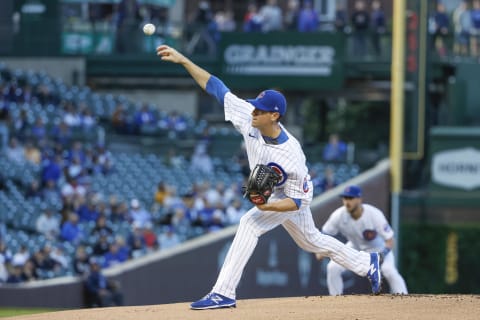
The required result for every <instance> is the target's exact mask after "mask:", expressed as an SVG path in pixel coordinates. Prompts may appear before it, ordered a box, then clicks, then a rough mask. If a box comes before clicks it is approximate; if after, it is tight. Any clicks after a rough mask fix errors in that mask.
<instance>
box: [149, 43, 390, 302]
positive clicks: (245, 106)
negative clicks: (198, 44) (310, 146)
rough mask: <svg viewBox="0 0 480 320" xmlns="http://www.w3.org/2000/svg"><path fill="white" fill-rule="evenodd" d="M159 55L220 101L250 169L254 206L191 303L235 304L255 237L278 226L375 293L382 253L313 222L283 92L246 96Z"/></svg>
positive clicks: (177, 58)
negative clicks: (205, 289)
mask: <svg viewBox="0 0 480 320" xmlns="http://www.w3.org/2000/svg"><path fill="white" fill-rule="evenodd" d="M157 55H159V56H160V57H161V59H162V60H164V61H170V62H173V63H177V64H180V65H182V66H183V67H184V68H185V69H186V70H187V71H188V72H189V74H190V75H191V76H192V78H193V79H194V80H195V81H196V82H197V84H198V85H199V86H200V87H201V88H202V89H203V90H205V91H206V92H207V93H209V94H210V95H211V96H213V97H215V98H216V99H217V101H219V103H221V104H222V105H223V106H224V112H225V120H226V121H230V122H231V123H232V124H233V126H234V127H235V128H236V129H237V130H238V131H239V132H240V133H241V134H242V136H243V139H244V141H245V146H246V151H247V155H248V162H249V166H250V170H251V172H252V173H251V175H250V178H249V182H248V186H247V188H246V190H245V196H246V197H247V198H248V199H249V200H250V201H251V202H252V204H253V205H254V206H253V207H252V208H251V209H250V210H248V211H247V212H246V213H245V215H244V216H243V217H242V218H241V219H240V223H239V226H238V229H237V232H236V235H235V237H234V239H233V242H232V245H231V247H230V249H229V251H228V253H227V256H226V257H225V261H224V263H223V266H222V268H221V270H220V274H219V275H218V278H217V282H216V283H215V285H214V286H213V288H212V290H211V291H210V293H208V294H207V295H206V296H205V297H203V298H202V299H200V300H198V301H196V302H193V303H192V304H191V308H192V309H197V310H199V309H217V308H225V307H235V306H236V288H237V285H238V283H239V281H240V278H241V276H242V272H243V269H244V268H245V265H246V264H247V262H248V260H249V259H250V256H251V255H252V253H253V251H254V249H255V247H256V245H257V242H258V239H259V237H260V236H261V235H262V234H264V233H266V232H268V231H270V230H272V229H273V228H275V227H277V226H278V225H282V226H283V227H284V228H285V230H286V231H287V232H288V233H289V234H290V236H291V237H292V238H293V239H294V240H295V242H296V243H297V244H298V245H299V246H300V247H301V248H303V249H304V250H306V251H308V252H312V253H320V254H322V255H326V256H328V257H330V258H331V259H332V260H334V261H336V262H337V263H339V264H340V265H342V266H344V267H345V268H347V269H349V270H352V271H353V272H355V273H357V274H358V275H360V276H366V277H368V279H369V280H370V282H371V285H372V291H373V293H375V294H378V293H379V291H380V285H381V276H380V264H379V263H380V255H379V254H378V253H368V252H365V251H358V250H355V249H353V248H352V247H349V246H346V245H345V244H343V243H342V242H340V241H338V240H337V239H335V238H334V237H331V236H327V235H324V234H322V233H321V232H320V231H319V230H318V229H317V228H316V227H315V224H314V222H313V218H312V214H311V212H310V207H309V205H310V202H311V201H312V195H313V187H312V182H311V180H310V176H309V174H308V169H307V166H306V164H305V163H306V159H305V155H304V153H303V150H302V148H301V146H300V143H299V142H298V141H297V139H295V138H294V137H293V136H292V135H291V134H290V132H288V131H287V129H286V128H285V127H284V126H283V125H282V124H281V123H280V120H281V118H282V117H283V116H284V115H285V112H286V109H287V103H286V100H285V97H284V96H283V94H282V93H280V92H279V91H276V90H265V91H262V92H261V93H260V94H259V95H258V96H257V97H256V98H255V99H250V100H244V99H241V98H239V97H237V96H236V95H235V94H233V93H232V92H230V90H229V89H228V88H227V87H226V86H225V84H224V83H223V82H222V81H221V80H220V79H218V78H217V77H215V76H213V75H211V74H210V73H208V72H207V71H206V70H204V69H202V68H201V67H199V66H198V65H196V64H194V63H193V62H192V61H191V60H189V59H188V58H187V57H185V56H184V55H182V54H181V53H179V52H178V51H177V50H175V49H174V48H171V47H169V46H167V45H161V46H159V47H158V48H157ZM257 165H261V166H257ZM265 166H267V167H270V168H271V169H272V170H268V169H266V168H265ZM273 171H274V172H275V174H273V173H272V172H273ZM272 181H273V183H272ZM269 188H271V190H269Z"/></svg>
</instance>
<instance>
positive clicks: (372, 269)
mask: <svg viewBox="0 0 480 320" xmlns="http://www.w3.org/2000/svg"><path fill="white" fill-rule="evenodd" d="M376 271H377V268H375V265H374V264H373V263H372V264H371V265H370V269H369V270H368V273H369V274H374V273H375V272H376Z"/></svg>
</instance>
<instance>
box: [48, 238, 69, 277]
mask: <svg viewBox="0 0 480 320" xmlns="http://www.w3.org/2000/svg"><path fill="white" fill-rule="evenodd" d="M50 258H51V259H52V260H53V261H54V262H55V265H56V266H57V267H56V269H57V270H56V274H57V275H62V274H63V273H64V272H65V271H67V270H68V267H69V265H70V257H69V256H67V254H66V253H65V250H64V248H63V245H62V244H61V243H57V244H55V245H54V246H53V248H52V250H51V251H50Z"/></svg>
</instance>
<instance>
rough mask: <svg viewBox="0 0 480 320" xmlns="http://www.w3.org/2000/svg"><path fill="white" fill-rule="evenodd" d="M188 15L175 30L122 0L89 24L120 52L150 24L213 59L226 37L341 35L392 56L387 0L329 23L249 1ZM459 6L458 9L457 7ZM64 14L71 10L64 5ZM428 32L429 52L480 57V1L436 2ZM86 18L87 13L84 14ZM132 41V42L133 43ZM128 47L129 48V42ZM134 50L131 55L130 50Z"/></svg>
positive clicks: (343, 8) (355, 7)
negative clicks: (108, 32)
mask: <svg viewBox="0 0 480 320" xmlns="http://www.w3.org/2000/svg"><path fill="white" fill-rule="evenodd" d="M197 3H198V6H197V8H196V9H194V10H193V11H191V12H187V13H186V16H185V21H186V22H187V23H186V24H185V25H184V26H177V27H174V26H172V24H171V21H170V20H171V19H170V16H169V8H168V7H165V6H156V5H153V4H148V3H144V2H141V1H138V0H122V1H120V3H119V4H116V5H114V4H108V3H99V4H96V3H89V4H88V7H89V11H88V17H83V20H85V19H87V20H88V21H89V23H90V24H91V25H92V26H97V25H105V24H106V25H109V26H110V28H112V29H114V30H117V32H116V38H117V39H116V42H115V43H116V52H117V53H123V52H127V51H128V50H129V49H128V48H129V47H132V43H131V39H130V38H131V34H132V33H128V32H126V30H127V29H128V28H130V29H133V30H134V32H136V33H138V32H137V31H138V30H139V29H140V26H141V25H143V24H145V23H147V22H152V23H154V24H155V25H156V26H157V33H156V34H157V36H158V37H159V40H158V41H160V42H165V41H166V38H168V37H177V38H183V40H184V41H185V45H186V47H185V52H186V53H187V54H193V53H196V54H215V53H216V48H217V45H218V42H219V40H220V39H221V33H222V32H231V31H243V32H263V33H268V32H272V31H296V32H317V31H337V32H342V33H344V34H348V35H349V39H351V42H352V43H351V49H350V52H351V54H353V55H354V56H355V57H385V55H386V54H388V50H387V48H386V44H385V43H384V42H385V41H384V40H383V39H384V38H385V35H386V34H387V33H388V31H389V29H390V28H391V16H390V14H389V13H388V14H387V13H386V12H385V10H384V8H383V4H384V3H385V2H384V1H383V0H371V1H367V0H356V1H354V2H353V3H352V6H351V7H350V6H347V5H346V2H345V1H336V2H335V16H334V17H330V18H328V20H325V18H323V20H322V17H324V16H323V15H321V14H320V13H319V12H318V11H317V10H316V7H315V2H314V1H313V0H285V1H279V0H265V1H247V2H245V3H244V10H243V11H242V10H239V9H238V8H236V11H235V12H234V11H232V9H231V8H230V7H229V6H225V7H224V8H222V7H220V5H219V4H218V3H214V4H215V10H214V9H213V5H212V3H213V1H207V0H201V1H198V2H197ZM457 3H458V5H457ZM64 6H65V7H66V8H68V7H69V6H72V4H68V3H67V4H64ZM429 10H430V13H429V22H428V29H429V34H430V39H431V41H430V44H431V48H432V49H433V50H434V51H435V52H436V53H437V54H438V56H440V57H445V56H447V55H450V54H453V55H455V56H457V57H475V58H479V57H480V1H479V0H462V1H457V2H456V3H455V4H451V3H449V2H448V1H447V2H446V1H435V2H432V4H431V5H430V6H429ZM81 12H82V11H75V10H68V9H65V16H66V18H65V22H66V23H69V21H79V20H81V19H79V17H77V16H78V15H80V14H81ZM83 14H84V13H83ZM129 37H130V38H129ZM127 41H128V42H127ZM130 50H131V49H130Z"/></svg>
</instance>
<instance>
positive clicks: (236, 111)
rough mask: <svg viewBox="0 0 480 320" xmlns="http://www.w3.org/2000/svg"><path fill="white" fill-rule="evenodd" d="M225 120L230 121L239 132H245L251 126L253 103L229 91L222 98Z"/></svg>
mask: <svg viewBox="0 0 480 320" xmlns="http://www.w3.org/2000/svg"><path fill="white" fill-rule="evenodd" d="M224 109H225V121H230V122H231V123H232V124H233V126H234V127H235V129H237V130H238V131H239V132H240V133H241V134H243V135H245V134H247V132H248V130H249V128H250V127H251V121H252V111H253V109H254V107H253V105H251V104H250V103H248V102H247V101H245V100H243V99H240V98H239V97H237V96H236V95H234V94H233V93H231V92H227V93H226V94H225V98H224Z"/></svg>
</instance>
